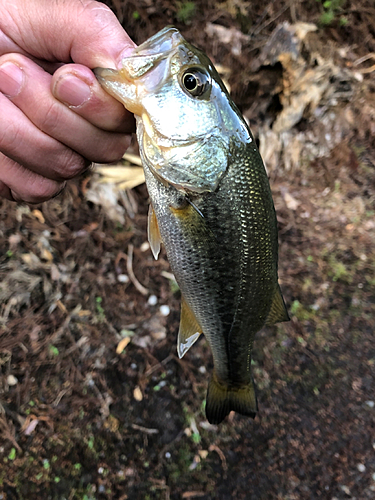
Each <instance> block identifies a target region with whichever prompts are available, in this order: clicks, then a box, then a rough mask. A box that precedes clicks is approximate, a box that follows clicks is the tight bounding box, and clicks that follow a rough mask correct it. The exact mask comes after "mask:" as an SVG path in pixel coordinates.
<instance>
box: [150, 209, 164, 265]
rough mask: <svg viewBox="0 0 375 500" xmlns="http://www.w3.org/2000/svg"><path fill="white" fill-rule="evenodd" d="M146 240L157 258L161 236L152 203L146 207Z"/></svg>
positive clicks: (156, 258)
mask: <svg viewBox="0 0 375 500" xmlns="http://www.w3.org/2000/svg"><path fill="white" fill-rule="evenodd" d="M147 235H148V241H149V243H150V248H151V252H152V254H153V256H154V257H155V260H158V256H159V253H160V245H161V242H162V240H161V236H160V231H159V225H158V221H157V219H156V215H155V212H154V209H153V208H152V205H151V203H150V206H149V207H148V226H147Z"/></svg>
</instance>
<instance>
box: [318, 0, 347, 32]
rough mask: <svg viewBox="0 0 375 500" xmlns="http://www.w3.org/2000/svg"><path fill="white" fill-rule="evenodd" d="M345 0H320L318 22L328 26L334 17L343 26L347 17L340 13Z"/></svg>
mask: <svg viewBox="0 0 375 500" xmlns="http://www.w3.org/2000/svg"><path fill="white" fill-rule="evenodd" d="M345 1H346V0H324V1H322V5H323V12H322V14H321V15H320V24H322V25H323V26H329V25H330V24H332V23H333V22H334V21H335V19H337V18H338V20H339V24H340V25H341V26H345V25H346V24H348V19H347V18H346V17H345V16H343V15H341V12H342V8H343V6H344V4H345Z"/></svg>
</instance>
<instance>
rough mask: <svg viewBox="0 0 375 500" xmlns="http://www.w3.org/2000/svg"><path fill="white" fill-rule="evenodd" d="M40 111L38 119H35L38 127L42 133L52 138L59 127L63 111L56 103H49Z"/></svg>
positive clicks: (59, 104)
mask: <svg viewBox="0 0 375 500" xmlns="http://www.w3.org/2000/svg"><path fill="white" fill-rule="evenodd" d="M41 109H42V111H41V113H40V116H39V119H37V121H38V126H39V128H40V130H42V132H45V133H46V134H48V135H50V136H54V134H55V133H56V132H57V131H58V130H59V128H60V127H61V122H62V119H63V114H64V112H65V109H64V108H63V107H62V105H61V103H59V102H57V101H51V102H49V103H48V104H45V106H43V107H42V108H41Z"/></svg>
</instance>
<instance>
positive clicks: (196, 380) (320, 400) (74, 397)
mask: <svg viewBox="0 0 375 500" xmlns="http://www.w3.org/2000/svg"><path fill="white" fill-rule="evenodd" d="M334 3H335V2H332V3H331V4H334ZM338 3H340V5H341V6H340V8H339V9H338V10H337V11H334V13H333V21H332V23H331V24H330V25H328V26H324V25H322V24H321V15H322V13H323V10H324V9H323V6H322V4H321V3H320V2H318V1H312V2H284V1H283V0H281V1H278V2H271V1H268V0H267V1H266V2H261V1H259V0H256V1H255V2H251V3H250V2H246V1H243V0H238V1H232V2H226V1H223V2H219V1H216V0H215V1H214V0H209V1H207V2H203V1H201V0H199V1H198V0H197V1H195V2H185V1H182V2H172V1H171V0H160V2H158V3H157V7H156V6H155V5H156V3H155V2H151V1H149V0H139V1H137V2H132V1H129V2H123V1H122V0H116V1H115V0H113V3H112V4H111V6H112V7H113V8H114V10H115V12H116V14H117V15H118V17H119V18H120V20H121V21H122V22H123V25H124V27H125V28H126V29H127V31H128V32H129V34H130V35H131V36H132V37H133V38H134V40H135V41H136V42H141V41H143V40H145V39H146V38H147V37H148V36H150V35H151V34H153V33H154V32H156V31H157V30H158V29H160V28H162V27H164V26H166V25H170V24H174V25H175V26H176V27H178V28H179V29H180V30H181V31H182V33H183V34H184V35H185V36H186V38H187V39H189V40H190V41H192V42H193V43H194V44H195V45H197V46H201V47H205V50H206V51H207V52H208V54H209V55H210V56H211V57H212V59H213V60H214V62H215V63H216V64H220V65H221V66H222V67H223V68H222V71H223V72H224V74H225V76H226V78H227V80H228V82H229V85H230V87H231V90H232V95H233V97H234V100H235V101H236V103H237V104H238V105H239V107H240V108H241V110H242V111H243V112H244V114H245V116H246V117H247V118H248V119H249V120H250V123H251V125H252V128H253V131H254V133H255V134H256V136H257V139H258V140H259V141H260V143H261V144H260V146H261V147H262V146H264V147H265V148H266V149H267V147H268V145H267V144H265V140H264V138H265V137H266V131H268V132H269V131H270V130H271V129H272V125H273V123H275V120H276V117H277V116H278V114H279V113H280V112H281V111H282V109H283V107H285V106H286V104H285V102H286V101H285V99H286V96H287V88H288V87H287V83H288V74H289V73H287V70H286V66H285V65H283V63H282V62H280V61H278V62H276V63H275V64H274V65H271V64H270V63H269V61H267V60H262V50H263V49H264V47H265V45H266V42H267V41H268V40H269V38H270V36H271V33H273V31H274V30H275V28H276V27H277V26H280V24H281V23H282V22H284V21H289V22H290V23H295V22H297V21H305V22H310V23H315V24H317V26H318V30H317V31H315V32H313V33H311V34H309V38H308V42H306V43H304V44H303V49H302V52H301V57H302V58H303V60H304V61H305V62H306V64H307V65H308V67H309V68H310V69H311V68H312V69H313V68H314V67H316V65H317V64H318V63H314V62H313V60H312V59H313V56H312V55H314V58H315V59H316V61H319V60H320V59H319V57H321V58H322V60H324V61H328V60H329V61H331V62H330V63H329V64H330V65H329V67H330V68H334V69H333V70H332V71H333V73H332V75H333V76H332V77H330V86H331V87H333V86H335V85H337V86H338V87H337V88H338V89H339V90H337V91H335V93H334V95H333V96H332V95H330V97H327V95H328V94H327V92H328V91H327V90H326V91H325V93H324V94H322V99H323V101H322V102H321V103H320V104H319V106H318V107H317V108H314V109H312V108H311V107H310V108H309V107H307V108H306V110H305V111H304V114H303V116H302V118H301V119H300V120H299V121H298V123H296V124H295V125H294V126H293V127H292V128H291V131H288V132H287V133H289V132H290V134H291V135H290V141H296V140H297V139H298V141H299V142H298V144H300V145H301V151H302V152H304V155H302V156H301V158H302V159H301V160H298V162H293V161H292V162H291V164H290V166H289V167H288V168H287V167H286V166H285V163H284V162H281V163H278V161H279V160H277V159H285V158H287V157H289V156H288V154H289V153H290V152H291V149H290V148H293V147H294V146H293V145H295V144H297V142H290V143H289V144H290V146H289V148H288V147H287V146H285V144H287V143H285V141H284V142H283V144H284V146H283V148H282V151H279V152H278V153H277V154H278V155H279V156H275V154H276V153H275V151H276V150H275V149H272V151H271V153H272V154H271V153H270V160H269V162H267V166H268V168H269V173H270V182H271V187H272V191H273V195H274V201H275V206H276V210H277V214H278V220H279V226H280V263H279V267H280V282H281V286H282V290H283V293H284V296H285V299H286V302H287V304H288V308H289V311H290V316H291V321H290V323H287V324H281V325H276V326H275V327H271V328H265V329H264V330H262V331H261V332H260V333H259V334H258V336H257V338H256V341H255V346H254V362H253V374H254V378H255V382H256V385H257V388H258V399H259V414H258V416H257V417H256V418H255V420H254V421H253V420H251V419H248V418H245V417H242V416H240V415H237V414H231V415H230V416H229V418H228V419H226V421H225V422H224V423H223V424H221V425H220V426H217V427H216V426H211V425H209V424H208V423H207V421H206V419H205V415H204V409H203V402H204V398H205V393H206V387H207V381H208V376H209V373H210V372H211V370H212V359H211V354H210V350H209V347H208V345H207V343H206V342H205V341H204V340H203V339H202V340H200V341H199V342H198V343H197V344H196V345H195V346H194V347H193V348H192V349H191V350H190V351H189V353H188V354H187V355H186V356H185V357H184V358H183V360H179V359H178V357H177V355H176V332H177V328H178V322H179V304H180V296H179V292H178V290H177V289H176V286H175V283H174V282H173V280H171V276H170V275H169V274H168V272H169V266H168V262H167V261H166V257H165V253H164V251H163V252H162V254H161V257H160V258H159V260H158V261H154V259H153V257H152V255H151V252H150V250H149V248H148V246H147V243H146V240H147V235H146V223H147V205H148V197H147V191H146V188H145V186H144V185H141V186H138V187H137V188H135V189H134V190H132V191H131V192H130V193H129V194H127V195H126V197H125V198H123V201H122V202H121V204H122V206H123V205H125V206H126V207H127V211H126V214H125V218H124V220H123V221H122V223H120V222H115V221H113V219H112V218H111V216H110V215H109V213H108V211H107V210H106V209H105V208H104V207H101V206H99V205H97V204H94V203H92V202H89V201H87V197H86V194H87V189H88V187H89V186H90V185H91V183H92V178H91V176H90V175H86V176H84V177H83V178H81V179H77V180H76V181H74V182H71V183H70V185H69V187H68V188H67V189H66V191H65V192H64V193H63V194H62V195H61V196H60V197H59V198H57V199H54V200H51V201H50V202H48V203H45V204H44V205H40V206H37V207H25V206H17V205H15V204H11V203H9V202H6V201H0V205H1V210H0V280H1V281H0V283H1V284H0V335H1V336H0V439H1V441H0V463H1V466H0V499H2V500H5V499H8V500H9V499H28V500H32V499H40V498H46V499H47V498H48V499H59V500H60V499H61V500H63V499H69V500H78V499H82V500H84V499H85V500H91V499H123V500H124V499H141V500H143V499H144V500H146V499H163V500H164V499H173V500H178V499H190V498H192V499H193V498H199V499H202V500H211V499H212V500H214V499H215V500H217V499H218V500H227V499H228V500H229V499H236V500H241V499H246V500H247V499H250V500H260V499H261V500H263V499H264V500H271V499H275V500H276V499H277V500H301V499H303V500H304V499H306V500H307V499H309V500H315V499H327V500H344V499H356V500H362V499H372V498H375V347H374V345H375V344H374V326H375V320H374V313H375V273H374V271H375V250H374V249H375V219H374V215H375V187H374V181H375V169H374V164H375V151H374V149H375V148H374V146H375V141H374V137H375V98H374V91H375V85H374V80H373V75H374V68H372V69H371V66H372V64H374V59H373V57H372V56H371V53H372V54H373V53H374V52H375V21H374V20H375V8H374V6H373V2H372V0H360V1H358V2H356V3H355V4H356V5H355V6H352V5H351V3H350V2H345V1H342V2H338ZM207 22H212V23H215V24H218V25H222V26H224V27H227V28H231V27H232V28H235V29H236V30H241V32H242V33H244V34H246V35H249V36H248V38H246V39H244V41H243V42H242V47H241V50H240V51H239V52H238V53H237V54H233V52H232V51H231V49H232V46H231V45H230V44H228V43H224V42H223V41H221V40H220V38H217V37H216V38H215V37H213V36H209V35H208V34H207V32H206V31H205V28H206V24H207ZM237 34H238V31H237ZM263 53H264V52H263ZM317 54H318V55H317ZM368 55H370V56H369V57H368V58H366V56H368ZM371 57H372V58H371ZM360 58H363V59H360ZM327 67H328V66H327ZM226 68H227V70H226ZM334 75H340V79H339V78H338V77H337V78H336V77H335V76H334ZM342 75H344V76H345V75H346V76H345V78H344V76H342ZM353 75H354V76H353ZM335 78H336V79H335ZM338 80H340V81H339V82H338ZM344 80H345V81H344ZM324 99H325V100H324ZM318 109H320V110H321V113H322V114H321V115H318V114H317V110H318ZM332 116H333V119H331V118H332ZM265 124H267V127H268V128H267V130H266V129H265ZM324 127H326V128H324ZM327 127H331V129H329V130H330V131H329V134H331V135H329V138H328V139H327V137H328V136H327V134H328V132H327V130H328V128H327ZM322 128H324V130H325V136H324V137H325V138H326V139H327V141H328V145H327V146H324V147H325V148H326V149H324V148H323V146H322V144H323V142H324V140H323V139H324V138H322V139H319V130H320V129H322ZM265 130H266V131H265ZM309 134H310V135H309ZM311 136H313V138H314V137H315V138H317V139H316V144H315V146H314V148H315V149H314V148H310V149H306V144H307V142H308V141H310V143H312V142H313V140H314V139H311ZM331 136H332V139H331ZM267 137H269V136H267ZM280 137H281V136H280ZM283 137H284V136H283ZM309 137H310V139H309ZM262 140H263V144H262ZM275 140H276V139H275ZM277 140H279V139H277ZM283 140H284V139H283ZM270 141H271V139H270ZM310 143H309V144H310ZM275 144H276V143H275ZM275 147H276V146H275ZM309 147H310V146H309ZM321 148H323V150H322V149H321ZM272 158H273V159H275V158H276V160H274V161H273V160H272ZM131 271H133V272H134V275H135V277H136V279H137V280H138V281H139V282H140V283H141V284H142V286H143V287H145V289H146V290H145V291H144V293H141V292H142V289H140V287H139V286H138V284H137V282H136V281H135V280H134V279H133V277H132V272H131ZM124 276H125V277H124ZM129 276H130V279H129ZM124 280H125V282H124ZM126 280H127V281H126ZM150 295H154V296H156V299H157V302H156V303H155V304H154V303H153V302H152V300H153V299H151V300H149V297H150ZM162 305H167V306H169V308H170V313H169V314H168V315H163V312H164V311H163V309H162V310H161V309H160V306H162ZM124 338H129V340H130V341H129V343H128V344H127V345H126V346H125V345H124V344H125V343H126V342H128V341H127V340H126V341H123V339H124ZM120 342H123V344H122V346H123V349H120V348H119V343H120Z"/></svg>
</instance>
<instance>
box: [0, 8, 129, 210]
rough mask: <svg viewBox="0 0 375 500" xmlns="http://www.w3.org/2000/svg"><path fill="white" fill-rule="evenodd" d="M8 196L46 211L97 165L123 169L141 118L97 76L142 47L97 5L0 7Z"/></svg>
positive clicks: (1, 159) (0, 106) (3, 173)
mask: <svg viewBox="0 0 375 500" xmlns="http://www.w3.org/2000/svg"><path fill="white" fill-rule="evenodd" d="M0 12H1V16H0V196H2V197H4V198H7V199H9V200H15V201H24V202H28V203H40V202H43V201H45V200H48V199H49V198H52V197H53V196H56V195H57V194H58V193H59V192H60V191H61V190H62V189H63V187H64V186H65V183H66V180H68V179H71V178H72V177H75V176H76V175H78V174H80V173H81V172H83V171H84V170H85V169H87V168H88V166H89V165H90V164H91V162H93V161H95V162H98V163H101V162H112V161H116V160H118V159H119V158H121V156H122V155H123V153H124V152H125V151H126V149H127V147H128V146H129V144H130V134H131V132H132V131H133V129H134V120H133V116H132V115H131V114H130V113H128V112H127V111H126V110H125V109H124V107H123V106H122V104H120V103H119V102H118V101H116V100H115V99H114V98H112V97H110V96H109V95H108V94H107V93H106V92H104V90H103V89H102V88H101V87H100V85H99V84H98V82H97V80H96V78H95V75H94V74H93V72H92V71H91V69H93V68H96V67H107V68H118V67H119V66H120V62H121V60H122V58H123V57H125V56H127V55H129V54H130V53H131V52H132V50H133V48H134V47H135V44H134V43H133V42H132V40H131V39H130V38H129V36H128V35H127V34H126V32H125V31H124V30H123V28H122V27H121V25H120V24H119V22H118V20H117V19H116V17H115V15H114V14H113V13H112V12H111V10H110V9H109V8H108V7H106V6H105V5H103V4H101V3H98V2H95V1H94V0H64V1H59V2H57V1H52V0H0Z"/></svg>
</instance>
